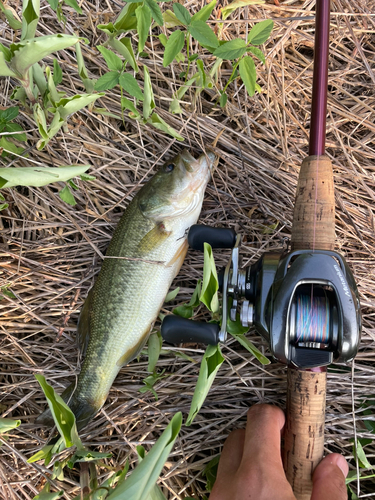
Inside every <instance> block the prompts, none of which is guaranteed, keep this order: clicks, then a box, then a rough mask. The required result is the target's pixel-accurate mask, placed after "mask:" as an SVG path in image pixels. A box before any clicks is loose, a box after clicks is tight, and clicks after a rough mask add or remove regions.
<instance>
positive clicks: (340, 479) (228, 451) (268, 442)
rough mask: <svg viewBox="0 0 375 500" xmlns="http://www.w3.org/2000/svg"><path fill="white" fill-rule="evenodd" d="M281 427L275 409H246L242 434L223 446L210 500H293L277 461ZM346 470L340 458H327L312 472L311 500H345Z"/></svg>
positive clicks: (235, 434) (280, 415) (282, 419)
mask: <svg viewBox="0 0 375 500" xmlns="http://www.w3.org/2000/svg"><path fill="white" fill-rule="evenodd" d="M284 424H285V415H284V413H283V411H282V410H280V408H277V407H276V406H271V405H255V406H252V407H251V408H250V410H249V411H248V413H247V425H246V430H244V429H238V430H236V431H233V432H232V433H231V434H230V435H229V437H228V439H227V440H226V442H225V444H224V448H223V452H222V454H221V458H220V462H219V468H218V472H217V479H216V482H215V485H214V487H213V490H212V492H211V495H210V500H296V497H295V496H294V494H293V491H292V488H291V486H290V484H289V483H288V481H287V479H286V476H285V473H284V469H283V464H282V460H281V431H282V429H283V427H284ZM348 470H349V467H348V464H347V463H346V460H345V458H344V457H343V456H342V455H339V454H338V453H332V454H330V455H327V456H326V457H325V458H324V459H323V460H322V461H321V462H320V464H319V465H318V466H317V468H316V469H315V471H314V474H313V492H312V495H311V500H327V499H329V500H346V499H347V493H346V487H345V477H346V476H347V474H348Z"/></svg>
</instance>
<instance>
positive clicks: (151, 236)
mask: <svg viewBox="0 0 375 500" xmlns="http://www.w3.org/2000/svg"><path fill="white" fill-rule="evenodd" d="M171 234H172V231H168V230H167V229H166V228H165V225H164V223H163V222H159V223H158V224H155V226H154V227H153V228H152V229H151V231H149V232H148V233H147V234H146V235H145V236H143V238H142V239H141V241H140V242H139V244H138V250H139V251H140V252H141V253H142V254H146V253H149V252H150V251H152V250H155V248H158V246H160V245H161V244H162V243H163V242H164V241H165V240H166V239H167V238H168V236H170V235H171Z"/></svg>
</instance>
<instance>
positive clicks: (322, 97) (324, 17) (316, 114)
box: [309, 0, 330, 156]
mask: <svg viewBox="0 0 375 500" xmlns="http://www.w3.org/2000/svg"><path fill="white" fill-rule="evenodd" d="M329 21H330V0H316V12H315V50H314V76H313V91H312V103H311V124H310V143H309V155H318V156H320V155H324V152H325V142H326V116H327V87H328V48H329Z"/></svg>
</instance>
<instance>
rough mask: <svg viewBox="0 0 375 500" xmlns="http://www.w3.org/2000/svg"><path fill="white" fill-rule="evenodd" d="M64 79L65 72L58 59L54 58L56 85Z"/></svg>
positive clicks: (54, 79)
mask: <svg viewBox="0 0 375 500" xmlns="http://www.w3.org/2000/svg"><path fill="white" fill-rule="evenodd" d="M76 45H79V43H77V44H76ZM62 80H63V73H62V70H61V68H60V65H59V63H58V61H57V59H54V60H53V81H54V83H55V85H59V84H60V83H61V82H62Z"/></svg>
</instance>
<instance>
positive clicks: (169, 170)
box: [164, 163, 174, 172]
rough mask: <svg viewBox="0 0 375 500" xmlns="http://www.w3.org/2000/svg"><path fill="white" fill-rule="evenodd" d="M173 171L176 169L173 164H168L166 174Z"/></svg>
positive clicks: (165, 169)
mask: <svg viewBox="0 0 375 500" xmlns="http://www.w3.org/2000/svg"><path fill="white" fill-rule="evenodd" d="M173 169H174V165H173V163H168V165H166V166H165V167H164V171H165V172H172V170H173Z"/></svg>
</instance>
